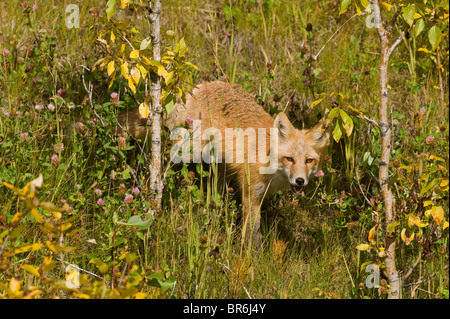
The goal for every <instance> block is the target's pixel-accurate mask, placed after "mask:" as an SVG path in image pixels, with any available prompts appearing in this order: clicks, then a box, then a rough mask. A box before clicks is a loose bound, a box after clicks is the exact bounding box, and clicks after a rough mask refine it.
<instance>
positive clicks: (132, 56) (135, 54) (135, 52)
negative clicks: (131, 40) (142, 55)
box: [130, 50, 139, 59]
mask: <svg viewBox="0 0 450 319" xmlns="http://www.w3.org/2000/svg"><path fill="white" fill-rule="evenodd" d="M137 58H139V50H133V51H131V53H130V59H137Z"/></svg>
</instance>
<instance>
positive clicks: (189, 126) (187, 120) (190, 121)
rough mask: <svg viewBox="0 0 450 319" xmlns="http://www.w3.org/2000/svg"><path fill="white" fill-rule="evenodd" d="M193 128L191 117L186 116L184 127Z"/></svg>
mask: <svg viewBox="0 0 450 319" xmlns="http://www.w3.org/2000/svg"><path fill="white" fill-rule="evenodd" d="M193 126H194V119H193V118H192V117H191V116H186V127H187V128H192V127H193Z"/></svg>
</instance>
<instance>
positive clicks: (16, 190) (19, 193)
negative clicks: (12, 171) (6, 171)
mask: <svg viewBox="0 0 450 319" xmlns="http://www.w3.org/2000/svg"><path fill="white" fill-rule="evenodd" d="M3 185H5V186H6V187H8V188H9V189H11V190H12V191H13V192H14V193H16V194H18V195H22V190H21V189H18V188H16V187H14V185H11V184H9V183H7V182H3Z"/></svg>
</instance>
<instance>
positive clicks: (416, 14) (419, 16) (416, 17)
mask: <svg viewBox="0 0 450 319" xmlns="http://www.w3.org/2000/svg"><path fill="white" fill-rule="evenodd" d="M420 18H422V16H421V15H420V14H419V13H417V12H416V13H414V19H420Z"/></svg>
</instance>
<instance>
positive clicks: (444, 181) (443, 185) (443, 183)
mask: <svg viewBox="0 0 450 319" xmlns="http://www.w3.org/2000/svg"><path fill="white" fill-rule="evenodd" d="M447 185H448V179H443V180H442V181H441V183H440V184H439V186H440V187H445V186H447Z"/></svg>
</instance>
